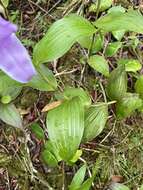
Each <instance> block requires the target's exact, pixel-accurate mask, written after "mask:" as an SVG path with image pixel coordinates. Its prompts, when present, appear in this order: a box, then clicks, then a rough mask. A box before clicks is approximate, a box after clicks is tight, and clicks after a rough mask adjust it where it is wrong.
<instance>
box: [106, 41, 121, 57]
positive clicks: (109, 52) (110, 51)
mask: <svg viewBox="0 0 143 190" xmlns="http://www.w3.org/2000/svg"><path fill="white" fill-rule="evenodd" d="M121 46H122V43H121V42H112V43H109V44H108V46H107V48H106V51H105V55H106V56H108V57H112V56H113V55H115V54H116V53H117V51H118V50H119V49H120V48H121Z"/></svg>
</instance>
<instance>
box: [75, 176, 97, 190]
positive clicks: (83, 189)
mask: <svg viewBox="0 0 143 190" xmlns="http://www.w3.org/2000/svg"><path fill="white" fill-rule="evenodd" d="M93 180H94V178H93V177H91V178H88V179H87V180H86V181H85V182H84V183H83V184H82V185H81V187H80V188H79V189H78V190H90V187H91V185H92V182H93Z"/></svg>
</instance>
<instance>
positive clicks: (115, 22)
mask: <svg viewBox="0 0 143 190" xmlns="http://www.w3.org/2000/svg"><path fill="white" fill-rule="evenodd" d="M94 24H95V26H96V27H97V28H99V29H102V30H104V31H107V32H113V31H118V30H119V31H120V30H125V31H132V32H137V33H143V16H142V15H141V13H140V12H139V11H136V10H129V11H128V12H125V13H121V12H120V11H119V12H111V13H108V14H107V15H105V16H103V17H101V18H99V19H98V20H97V21H96V22H95V23H94Z"/></svg>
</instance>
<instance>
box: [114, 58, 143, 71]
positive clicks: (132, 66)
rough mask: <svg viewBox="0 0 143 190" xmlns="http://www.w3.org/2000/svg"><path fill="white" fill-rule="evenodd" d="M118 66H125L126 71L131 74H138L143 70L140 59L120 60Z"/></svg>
mask: <svg viewBox="0 0 143 190" xmlns="http://www.w3.org/2000/svg"><path fill="white" fill-rule="evenodd" d="M118 64H124V65H125V70H126V71H129V72H136V71H139V70H140V69H141V68H142V65H141V63H140V62H139V60H138V59H120V60H119V61H118Z"/></svg>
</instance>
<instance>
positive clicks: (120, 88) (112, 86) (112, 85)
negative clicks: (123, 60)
mask: <svg viewBox="0 0 143 190" xmlns="http://www.w3.org/2000/svg"><path fill="white" fill-rule="evenodd" d="M106 92H107V95H108V97H109V98H110V99H111V100H120V99H121V98H122V97H123V96H124V95H125V94H126V92H127V74H126V71H125V66H124V65H119V66H118V67H117V68H116V69H114V70H113V71H112V72H111V73H110V76H109V79H108V83H107V87H106Z"/></svg>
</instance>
